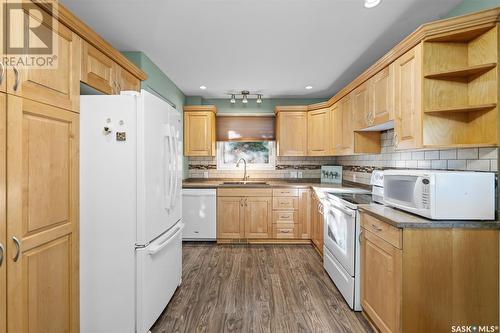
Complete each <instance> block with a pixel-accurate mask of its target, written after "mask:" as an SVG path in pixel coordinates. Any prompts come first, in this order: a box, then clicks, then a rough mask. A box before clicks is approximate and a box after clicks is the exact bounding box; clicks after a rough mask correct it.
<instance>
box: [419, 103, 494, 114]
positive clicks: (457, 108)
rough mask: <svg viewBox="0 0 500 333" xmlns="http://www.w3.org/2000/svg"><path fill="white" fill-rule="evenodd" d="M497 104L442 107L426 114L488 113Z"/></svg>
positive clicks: (429, 110)
mask: <svg viewBox="0 0 500 333" xmlns="http://www.w3.org/2000/svg"><path fill="white" fill-rule="evenodd" d="M496 106H497V105H496V103H490V104H481V105H460V106H449V107H440V108H434V109H428V110H425V111H424V112H425V113H441V112H456V113H458V112H475V111H486V110H491V109H494V108H495V107H496Z"/></svg>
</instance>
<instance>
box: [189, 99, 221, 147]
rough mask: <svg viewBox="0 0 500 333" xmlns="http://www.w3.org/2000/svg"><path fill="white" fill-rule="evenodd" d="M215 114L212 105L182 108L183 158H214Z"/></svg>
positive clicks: (215, 110)
mask: <svg viewBox="0 0 500 333" xmlns="http://www.w3.org/2000/svg"><path fill="white" fill-rule="evenodd" d="M216 112H217V109H216V108H215V106H213V105H187V106H184V156H215V152H216V150H215V149H216V148H215V143H216V137H215V136H216V134H215V114H216Z"/></svg>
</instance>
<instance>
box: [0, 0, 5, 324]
mask: <svg viewBox="0 0 500 333" xmlns="http://www.w3.org/2000/svg"><path fill="white" fill-rule="evenodd" d="M0 5H1V3H0ZM6 114H7V97H6V95H5V94H4V93H0V333H5V332H6V330H7V254H6V252H5V249H6V248H5V247H6V244H7V243H6V241H7V224H6V203H5V199H6V198H5V189H6V188H5V186H6V181H5V175H6V172H5V171H6V170H5V169H6V149H7V146H6V140H7V137H6V127H7V126H6V125H7V124H6V119H7V116H6Z"/></svg>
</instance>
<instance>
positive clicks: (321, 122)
mask: <svg viewBox="0 0 500 333" xmlns="http://www.w3.org/2000/svg"><path fill="white" fill-rule="evenodd" d="M329 117H330V115H329V109H328V108H326V109H320V110H315V111H309V112H308V114H307V126H308V130H307V152H308V155H309V156H326V155H328V150H329V145H328V137H329V135H328V131H329V130H330V128H329Z"/></svg>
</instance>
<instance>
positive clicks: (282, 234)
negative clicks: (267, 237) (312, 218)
mask: <svg viewBox="0 0 500 333" xmlns="http://www.w3.org/2000/svg"><path fill="white" fill-rule="evenodd" d="M297 230H298V228H297V227H296V225H295V224H293V223H275V224H273V238H276V239H293V238H297V236H296V233H297Z"/></svg>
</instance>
